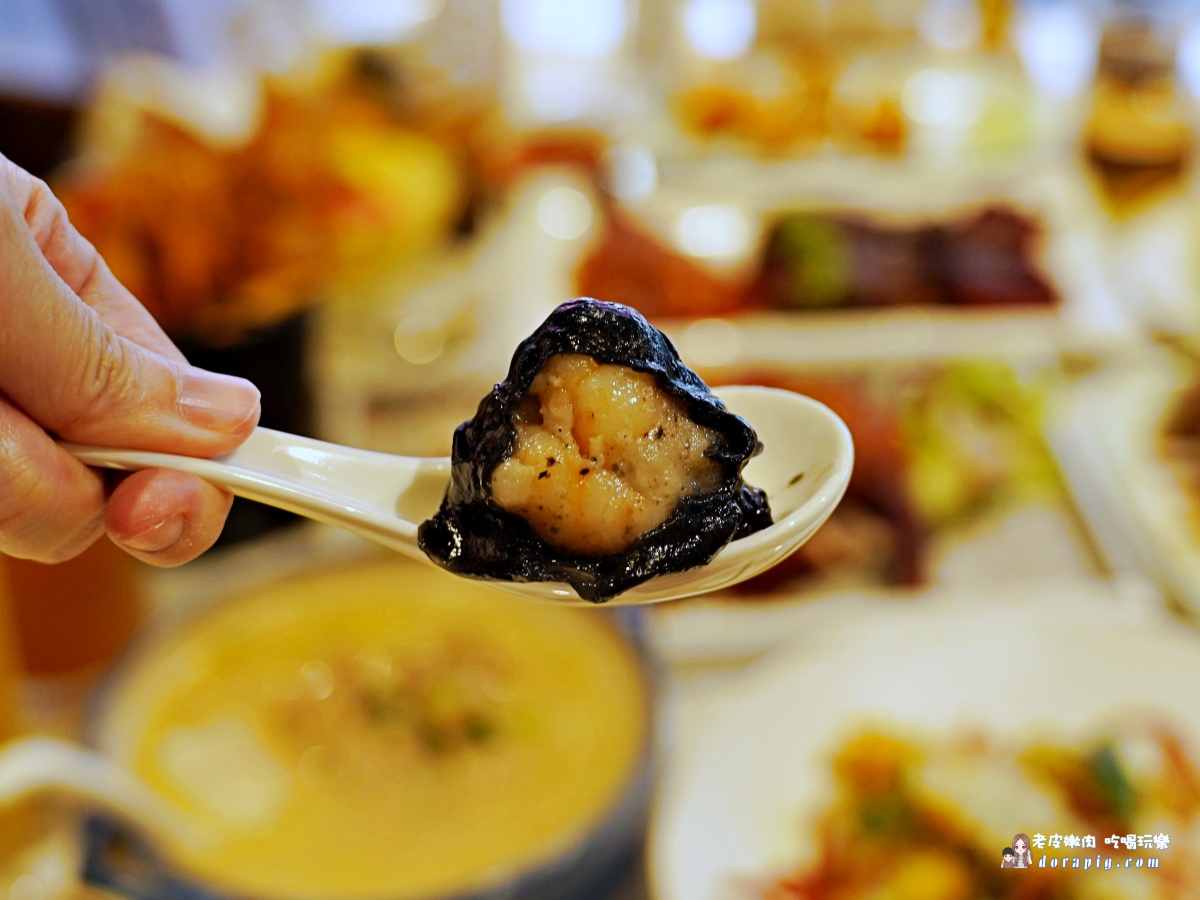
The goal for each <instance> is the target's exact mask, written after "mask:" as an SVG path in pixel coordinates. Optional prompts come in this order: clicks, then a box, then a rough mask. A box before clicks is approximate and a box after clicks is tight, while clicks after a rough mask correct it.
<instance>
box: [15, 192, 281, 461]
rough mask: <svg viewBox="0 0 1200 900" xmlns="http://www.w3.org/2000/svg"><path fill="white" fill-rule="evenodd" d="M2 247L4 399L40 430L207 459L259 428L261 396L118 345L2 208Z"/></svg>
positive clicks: (125, 343)
mask: <svg viewBox="0 0 1200 900" xmlns="http://www.w3.org/2000/svg"><path fill="white" fill-rule="evenodd" d="M0 247H4V248H5V251H4V258H3V259H0V323H3V325H2V326H0V391H2V392H3V393H4V394H6V395H7V396H8V397H9V399H11V400H12V402H13V403H14V404H15V405H16V406H17V407H19V408H20V409H21V410H22V411H23V412H24V413H25V414H26V415H27V416H29V417H30V418H31V419H33V420H34V421H36V422H37V423H38V424H39V425H40V426H42V428H44V429H45V430H47V431H49V432H51V433H53V434H56V435H58V436H59V437H63V438H67V439H69V440H74V441H80V442H87V443H95V444H105V445H109V446H126V447H131V448H136V449H144V450H158V451H163V452H168V453H184V454H188V455H196V456H211V455H215V454H219V453H223V452H226V451H228V450H232V449H233V448H234V447H236V446H237V445H238V444H239V443H240V442H241V441H242V440H243V439H244V438H245V437H246V435H247V434H249V432H250V431H251V430H252V429H253V428H254V426H255V425H256V424H257V422H258V415H259V394H258V390H257V388H255V387H254V386H253V385H252V384H250V382H248V381H244V380H243V379H239V378H230V377H228V376H224V375H217V374H214V373H211V372H206V371H204V370H201V369H197V368H194V367H191V366H188V365H187V364H186V363H183V362H180V361H178V360H174V359H168V358H167V357H165V356H161V355H159V354H157V353H155V352H153V351H151V350H148V349H146V348H144V347H141V346H139V345H138V344H135V343H134V342H132V341H130V340H128V339H126V338H124V337H122V336H121V335H120V334H118V333H117V332H116V331H115V330H114V329H113V328H112V327H110V326H109V325H108V324H107V323H106V322H105V321H104V320H103V319H102V318H101V317H100V315H99V313H97V311H96V310H95V309H93V308H92V307H90V306H88V305H87V304H85V303H83V302H82V301H81V300H80V299H79V297H78V296H77V295H76V294H75V292H74V291H73V290H71V289H70V288H69V287H68V286H67V284H66V283H65V282H64V281H63V280H62V278H61V277H59V275H58V274H57V273H56V272H55V270H54V269H53V268H52V267H51V266H50V264H49V263H48V262H47V261H46V259H45V257H44V256H43V255H42V253H41V250H40V248H39V247H38V245H37V243H36V241H35V240H34V238H33V237H32V235H31V234H30V233H29V230H28V228H27V227H25V222H24V220H23V219H22V218H21V216H20V215H19V214H17V212H16V211H15V210H14V209H12V208H11V207H10V206H8V204H2V203H0Z"/></svg>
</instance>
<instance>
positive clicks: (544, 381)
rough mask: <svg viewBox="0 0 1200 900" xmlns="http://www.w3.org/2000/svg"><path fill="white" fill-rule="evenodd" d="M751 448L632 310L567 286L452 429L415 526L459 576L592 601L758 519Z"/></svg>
mask: <svg viewBox="0 0 1200 900" xmlns="http://www.w3.org/2000/svg"><path fill="white" fill-rule="evenodd" d="M761 449H762V448H761V445H760V444H759V442H758V439H757V437H756V436H755V434H754V431H753V430H752V429H751V428H750V426H749V425H748V424H747V423H746V422H745V421H744V420H742V419H741V418H739V417H737V416H735V415H734V414H733V413H731V412H729V411H728V410H727V409H725V406H724V405H723V404H722V403H721V401H720V400H718V399H717V398H716V397H715V396H713V394H712V393H711V391H709V389H708V387H707V386H706V385H705V384H704V382H703V381H702V380H701V379H700V377H699V376H698V375H696V373H694V372H693V371H691V370H690V369H689V368H687V366H685V365H684V364H683V362H682V361H681V360H680V359H679V355H678V354H677V353H676V351H675V348H674V347H673V346H672V344H671V342H670V341H669V340H668V339H667V338H666V336H665V335H663V334H662V333H661V332H659V331H658V330H657V329H655V328H654V327H653V326H651V325H650V324H649V323H648V322H647V321H646V320H645V319H644V318H642V316H641V315H639V314H638V313H637V312H636V311H634V310H632V309H630V308H628V307H626V306H621V305H618V304H615V303H604V302H601V301H598V300H592V299H588V298H582V299H579V300H574V301H571V302H569V303H564V304H563V305H562V306H560V307H558V309H556V310H555V311H554V312H553V313H551V315H550V317H549V318H548V319H547V320H546V321H545V322H544V323H543V324H542V325H541V326H540V327H539V328H538V329H537V331H535V332H534V333H533V334H532V335H531V336H530V337H529V338H527V339H526V340H525V341H523V342H522V343H521V345H520V346H519V347H518V348H517V351H516V353H515V355H514V356H513V360H512V364H511V366H510V368H509V372H508V377H507V379H506V380H505V381H503V382H502V383H500V384H497V385H496V386H495V387H494V388H493V390H492V392H491V394H490V395H489V396H487V397H485V398H484V399H483V401H482V402H481V403H480V404H479V409H478V410H477V412H476V414H475V417H474V418H473V419H471V420H470V421H468V422H465V423H463V424H462V425H460V426H459V428H458V429H457V430H456V431H455V434H454V445H453V453H452V463H453V470H452V474H451V480H450V486H449V488H448V489H447V492H446V496H445V498H444V499H443V501H442V505H441V508H440V510H439V511H438V513H437V514H436V515H435V516H434V517H433V518H431V519H429V520H428V521H426V522H424V523H423V524H422V525H421V527H420V529H419V532H418V538H419V541H420V545H421V548H422V549H423V550H424V551H425V553H426V554H427V555H428V556H429V557H430V558H431V559H432V560H433V561H434V562H436V563H437V564H439V565H441V566H442V567H444V568H446V569H449V570H450V571H452V572H456V573H458V574H460V575H466V576H470V577H476V578H490V579H499V580H507V581H558V582H566V583H567V584H570V585H571V586H572V587H573V588H574V589H575V591H576V592H577V593H578V594H579V596H581V597H583V598H585V599H587V600H591V601H594V602H604V601H605V600H608V599H611V598H612V597H614V596H616V595H617V594H620V593H621V592H623V591H626V590H628V589H630V588H632V587H634V586H636V585H638V584H640V583H642V582H644V581H646V580H648V579H650V578H653V577H655V576H658V575H664V574H667V573H670V572H681V571H685V570H687V569H691V568H695V567H696V566H701V565H704V564H705V563H706V562H708V561H709V560H710V559H712V557H713V556H714V555H715V554H716V553H717V551H718V550H720V549H721V548H722V547H724V546H725V545H726V544H727V543H729V542H730V541H731V540H734V539H736V538H739V537H743V536H745V535H747V534H750V533H752V532H754V531H757V530H759V529H761V528H764V527H766V526H767V525H769V524H771V513H770V509H769V507H768V505H767V499H766V496H765V494H764V493H763V492H762V491H760V490H758V489H756V488H753V487H750V486H748V485H746V484H745V483H744V482H743V480H742V468H743V466H745V464H746V462H747V461H748V460H749V459H750V458H751V457H753V456H754V455H756V454H757V453H758V452H759V451H760V450H761Z"/></svg>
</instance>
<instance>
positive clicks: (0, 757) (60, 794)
mask: <svg viewBox="0 0 1200 900" xmlns="http://www.w3.org/2000/svg"><path fill="white" fill-rule="evenodd" d="M43 794H49V795H52V796H54V797H57V798H61V799H70V800H75V801H77V802H79V803H82V804H83V805H85V806H86V807H87V808H89V809H102V810H105V811H106V812H109V813H112V814H113V815H115V816H117V817H118V818H120V819H122V820H123V821H125V822H128V823H129V824H131V825H134V826H136V827H137V828H138V829H140V830H141V832H142V833H143V834H146V835H152V836H153V837H154V838H155V840H157V841H161V842H162V843H164V844H167V845H169V846H171V847H173V848H175V849H177V850H189V851H192V852H199V851H203V850H204V849H205V848H206V847H207V846H209V845H210V843H211V842H212V841H213V840H214V838H215V835H214V833H212V832H211V831H210V830H209V829H208V828H207V827H205V826H204V825H202V824H200V822H199V821H194V820H193V819H192V818H191V817H189V816H187V815H186V814H185V813H184V812H183V811H181V810H179V809H178V808H176V807H174V806H172V805H171V804H170V803H168V802H167V801H166V800H164V799H163V798H162V797H161V796H159V795H158V794H156V793H155V792H154V790H153V789H152V788H151V787H150V786H149V785H147V784H146V783H145V782H144V781H142V780H141V779H140V778H139V777H138V776H137V775H135V774H134V773H133V772H131V771H129V770H128V769H126V768H124V767H123V766H121V765H119V764H118V763H115V762H113V761H112V760H110V759H109V758H108V757H106V756H103V755H102V754H100V753H97V752H96V751H94V750H89V749H88V748H86V747H83V746H80V745H78V744H72V743H69V742H67V741H61V740H58V739H57V738H49V737H27V738H19V739H17V740H14V741H11V742H9V743H7V744H4V745H0V809H4V808H6V807H9V806H12V805H14V804H16V803H19V802H20V801H22V800H25V799H26V798H29V797H35V796H39V795H43Z"/></svg>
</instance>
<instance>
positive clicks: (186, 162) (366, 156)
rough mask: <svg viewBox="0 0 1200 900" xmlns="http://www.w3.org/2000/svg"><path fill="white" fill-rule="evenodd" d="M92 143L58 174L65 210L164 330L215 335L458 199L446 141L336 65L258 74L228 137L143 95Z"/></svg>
mask: <svg viewBox="0 0 1200 900" xmlns="http://www.w3.org/2000/svg"><path fill="white" fill-rule="evenodd" d="M101 102H104V101H101ZM110 102H111V101H110ZM118 102H120V101H118ZM106 139H111V140H112V142H113V143H114V144H116V143H117V142H118V141H119V140H120V139H119V138H116V137H112V136H108V137H106V135H104V134H103V133H101V134H100V135H99V136H98V138H96V140H99V141H105V140H106ZM87 149H89V148H85V151H86V150H87ZM90 149H93V150H94V149H95V148H90ZM103 149H105V150H107V151H108V152H102V153H88V152H85V153H84V154H83V155H82V159H81V162H80V163H78V164H77V165H75V166H74V167H72V168H70V169H68V170H67V171H66V172H64V173H63V176H62V177H61V179H59V180H58V181H57V183H56V185H55V189H56V192H57V193H58V194H59V196H60V197H61V198H62V200H63V202H64V204H65V205H66V207H67V209H68V212H69V214H70V216H71V219H72V221H73V222H74V223H75V225H76V227H77V228H79V230H80V231H81V232H82V233H83V234H84V235H85V236H86V237H88V238H89V239H90V240H91V241H92V242H93V243H94V244H95V245H96V247H97V249H98V250H99V251H100V253H101V254H102V255H103V256H104V257H105V259H106V260H107V261H108V263H109V266H110V267H111V268H112V270H113V272H114V273H115V274H116V276H117V277H118V278H119V279H120V280H121V281H122V282H123V283H124V284H125V285H126V286H127V287H129V289H130V290H131V291H132V292H133V293H134V295H135V296H137V297H138V298H139V299H140V300H141V301H142V302H143V303H144V304H145V305H146V306H147V308H148V309H150V311H151V312H152V313H153V314H154V315H155V316H156V317H157V318H158V319H159V320H160V322H162V323H163V325H164V326H165V327H166V328H167V329H168V330H169V331H171V332H172V333H175V334H186V335H189V336H196V337H201V338H205V339H210V340H213V339H215V340H216V341H217V342H220V341H221V340H223V339H236V337H237V336H238V335H240V334H241V333H242V332H244V331H245V330H247V329H251V328H254V327H257V326H261V325H266V324H270V323H272V322H275V321H278V320H280V319H282V318H284V317H286V316H287V315H288V314H290V313H292V312H294V311H296V310H297V309H298V308H300V307H301V306H303V305H305V304H307V303H311V302H312V301H313V300H315V299H317V298H319V297H321V296H323V295H324V294H325V293H326V292H327V290H328V288H329V285H330V283H331V281H332V280H333V279H336V278H338V277H339V276H340V275H342V274H344V273H345V272H346V271H348V270H350V269H351V268H354V267H361V266H364V265H366V266H370V265H373V264H376V263H377V262H379V261H381V260H394V259H395V258H396V257H397V256H400V255H402V254H404V253H408V252H412V251H413V250H414V249H416V248H419V247H423V246H428V245H429V244H430V243H431V242H433V241H435V240H437V239H438V238H440V237H443V236H444V235H445V234H446V233H447V232H448V231H449V229H450V227H451V226H452V224H453V222H454V221H455V219H456V217H457V216H458V214H459V213H460V210H461V205H462V193H463V191H462V188H461V184H462V180H463V179H462V177H461V175H460V172H459V170H458V165H457V162H456V160H455V158H454V157H453V155H452V154H451V151H450V150H449V148H448V147H447V146H446V145H444V144H443V143H441V142H440V141H438V140H436V139H435V138H433V137H431V136H429V135H427V134H424V133H422V132H421V131H420V130H419V128H418V127H414V126H413V125H411V124H409V123H406V122H404V121H402V120H401V118H400V117H399V116H398V115H397V113H396V112H395V111H394V110H392V109H389V108H388V107H387V106H386V105H384V104H382V103H380V102H378V101H377V100H375V99H373V98H371V97H369V96H367V95H365V94H364V93H363V92H356V91H355V90H354V85H353V82H352V80H350V79H348V78H347V77H346V76H345V75H344V73H341V74H338V75H335V77H334V78H332V79H327V80H325V81H324V82H323V83H322V84H320V85H319V86H316V87H313V86H307V87H305V88H304V89H298V88H295V87H292V86H284V85H279V84H272V83H267V84H265V85H264V86H263V94H262V102H261V109H260V115H259V119H258V122H257V127H256V128H255V129H254V130H253V132H252V133H251V134H250V135H249V137H248V138H247V139H246V140H244V141H243V142H241V143H240V144H235V145H232V146H230V145H229V144H228V143H227V142H226V143H218V142H216V141H213V140H211V139H209V138H207V137H206V136H205V135H204V134H203V133H202V132H201V131H200V129H198V128H190V127H188V124H187V123H186V122H182V121H179V118H178V117H177V116H169V115H168V114H165V113H159V112H155V111H152V110H139V114H138V117H137V122H136V128H135V129H134V137H133V138H132V140H128V141H126V142H125V143H123V144H120V145H119V147H118V149H117V152H115V153H114V152H112V148H111V147H106V148H103ZM93 159H95V160H97V161H95V162H93V161H91V160H93Z"/></svg>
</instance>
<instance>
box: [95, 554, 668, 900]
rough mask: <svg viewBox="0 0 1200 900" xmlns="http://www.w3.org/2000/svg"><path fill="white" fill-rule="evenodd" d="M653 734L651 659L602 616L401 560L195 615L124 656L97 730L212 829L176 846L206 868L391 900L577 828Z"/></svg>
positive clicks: (546, 844) (273, 885)
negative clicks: (195, 844) (125, 663)
mask: <svg viewBox="0 0 1200 900" xmlns="http://www.w3.org/2000/svg"><path fill="white" fill-rule="evenodd" d="M646 734H647V696H646V688H645V684H644V681H643V678H642V672H641V669H640V667H639V663H638V661H637V659H636V657H635V655H634V654H633V653H632V652H631V650H630V648H629V646H628V645H627V644H626V643H625V642H624V640H623V639H622V638H621V637H620V636H619V635H618V634H617V632H616V631H614V630H613V629H611V628H609V627H608V625H607V623H606V621H605V620H604V618H603V617H602V616H600V615H597V614H596V611H590V610H575V609H562V608H556V607H552V606H549V605H541V604H535V603H530V602H528V601H523V600H520V599H516V598H513V597H510V596H508V595H505V594H503V593H500V592H497V591H496V590H495V589H493V588H488V587H486V586H484V585H480V584H476V583H473V582H468V581H465V580H463V579H459V578H455V577H453V576H450V575H447V574H446V573H443V572H439V571H437V570H435V569H433V568H431V567H429V566H424V565H419V564H415V563H399V564H388V565H384V566H378V567H373V568H363V569H353V570H344V571H340V572H331V573H327V574H320V575H317V576H311V577H308V578H304V579H299V580H294V581H291V582H288V583H282V584H278V585H274V586H271V587H270V588H269V589H265V590H261V591H257V592H255V593H254V594H253V595H249V596H245V597H242V598H239V599H237V600H236V601H234V602H229V603H226V604H223V605H222V606H221V607H220V608H219V609H217V610H216V611H215V612H212V613H209V614H207V615H205V616H203V617H200V618H199V619H197V620H195V621H194V622H193V623H192V624H191V625H190V626H188V627H186V628H184V629H182V630H181V631H180V632H179V633H178V634H177V635H176V636H175V637H173V638H171V639H169V640H166V641H162V642H159V643H158V644H156V645H155V646H154V647H153V648H152V649H150V650H149V651H148V652H147V653H146V654H144V655H143V656H142V657H141V658H140V659H139V660H138V661H137V662H136V663H135V664H134V665H133V666H132V667H131V670H130V672H129V673H128V675H127V677H126V678H125V679H123V681H122V683H121V685H120V686H118V687H117V688H116V690H115V691H114V695H113V697H112V702H111V704H110V706H109V707H108V709H107V714H106V716H105V725H104V731H103V733H102V735H101V737H102V740H103V743H104V745H105V746H106V748H107V749H108V750H109V751H110V752H113V753H114V754H116V756H117V757H118V758H120V759H122V760H123V761H125V762H127V763H128V764H130V765H131V766H132V767H133V768H134V769H135V770H136V771H137V773H138V774H139V775H141V776H142V777H143V778H145V779H146V780H147V781H148V782H149V783H150V784H151V785H152V786H153V787H154V788H155V789H156V790H157V791H159V792H161V793H162V794H163V795H164V796H165V797H167V798H168V799H170V800H171V801H172V802H174V803H175V804H177V805H178V806H179V807H180V808H182V809H183V810H185V811H186V812H188V813H189V814H190V815H191V816H193V817H194V818H195V819H196V820H197V821H199V822H201V823H203V824H204V825H205V826H206V827H207V828H209V829H211V831H212V833H213V835H214V839H213V843H212V845H211V846H208V847H206V848H204V850H203V852H190V851H187V850H185V849H182V848H167V849H168V855H169V856H170V857H171V858H172V859H173V860H174V861H175V862H176V863H177V864H178V865H179V867H180V868H181V869H183V870H185V871H187V872H189V873H190V874H192V875H194V876H195V877H196V878H197V879H198V880H201V881H204V882H205V883H207V884H209V885H211V886H214V887H217V888H219V889H223V890H227V891H230V892H234V893H241V894H248V895H257V896H270V897H301V896H303V897H313V896H318V897H329V898H343V897H354V898H360V897H380V896H386V897H389V898H397V900H399V898H418V897H420V898H424V897H435V896H442V895H445V894H453V893H455V892H459V891H464V890H466V889H468V888H471V887H475V886H482V885H486V884H488V883H491V882H495V881H499V880H502V879H503V878H506V877H508V876H510V875H512V874H513V873H514V872H519V871H523V870H526V869H529V868H532V867H535V866H536V865H537V864H539V863H541V862H544V861H547V860H549V859H551V858H552V857H554V856H555V855H557V854H558V853H560V852H561V851H563V850H565V849H567V848H568V847H569V846H571V845H572V844H573V843H575V842H577V841H579V840H580V839H581V838H583V837H584V836H585V835H586V834H587V833H588V832H589V831H590V830H591V829H592V828H594V827H595V826H596V825H597V824H598V823H599V822H600V821H601V820H602V819H603V817H604V816H605V814H606V813H607V812H608V811H609V810H610V809H611V808H612V807H613V805H614V804H615V803H616V802H617V801H618V800H619V798H620V797H621V796H622V794H623V792H624V791H625V789H626V788H627V787H628V785H629V783H630V779H631V778H632V776H633V773H634V772H635V771H636V769H637V766H638V762H639V759H640V758H641V754H642V752H643V747H644V743H645V740H646Z"/></svg>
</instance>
